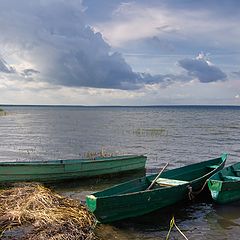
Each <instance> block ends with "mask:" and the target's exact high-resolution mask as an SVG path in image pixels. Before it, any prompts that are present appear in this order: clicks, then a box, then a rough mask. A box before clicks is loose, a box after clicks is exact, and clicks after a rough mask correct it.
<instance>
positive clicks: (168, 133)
mask: <svg viewBox="0 0 240 240" xmlns="http://www.w3.org/2000/svg"><path fill="white" fill-rule="evenodd" d="M5 110H6V111H8V115H7V116H3V117H0V160H1V161H20V160H21V161H28V160H48V159H59V158H61V159H67V158H79V157H83V156H84V155H85V154H86V153H87V152H99V151H100V150H101V148H103V149H105V150H106V151H107V152H111V153H117V154H122V153H124V154H125V153H131V154H145V155H147V157H148V161H147V173H151V172H157V171H158V169H159V168H161V167H162V166H164V164H165V163H166V162H169V163H170V165H169V168H174V167H180V166H183V165H186V164H189V163H194V162H199V161H201V160H203V159H204V160H207V159H209V158H212V157H216V156H219V155H220V154H221V153H222V152H228V153H229V158H228V161H227V164H231V163H235V162H237V161H239V159H240V117H239V116H240V107H138V108H134V107H5ZM131 177H132V176H124V177H121V178H115V179H111V180H107V179H101V180H89V181H77V182H74V183H67V184H60V185H56V186H53V187H55V188H56V190H57V191H59V192H61V193H63V194H65V195H68V196H71V197H73V198H77V199H81V200H83V199H84V197H85V194H87V193H89V192H92V191H96V190H101V189H103V188H105V187H108V186H110V185H112V184H116V183H119V182H122V181H125V180H128V179H130V178H131ZM172 214H174V216H175V219H176V223H177V225H178V226H179V227H180V229H181V230H183V231H184V233H185V234H186V236H187V237H188V238H189V239H239V235H240V228H239V226H240V203H238V202H237V203H234V204H230V205H227V206H218V205H215V204H213V203H212V201H211V199H201V200H198V201H196V202H193V203H192V204H189V203H186V204H181V205H179V206H174V207H171V208H170V209H165V210H164V211H159V212H155V213H153V214H150V215H146V216H144V217H141V218H138V219H134V220H128V221H126V222H121V223H117V224H115V225H113V226H109V225H103V226H100V228H101V230H104V231H102V232H104V233H106V236H105V238H108V239H109V240H110V239H121V240H123V239H132V240H136V239H147V240H150V239H151V240H152V239H164V238H165V237H166V234H167V231H168V225H169V221H170V219H171V216H172ZM171 239H182V237H181V236H180V235H179V233H177V232H176V231H175V230H173V231H172V234H171Z"/></svg>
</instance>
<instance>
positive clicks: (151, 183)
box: [147, 163, 168, 190]
mask: <svg viewBox="0 0 240 240" xmlns="http://www.w3.org/2000/svg"><path fill="white" fill-rule="evenodd" d="M167 165H168V163H166V165H165V166H164V167H163V168H162V169H161V171H160V173H159V174H158V175H157V176H156V178H155V179H154V180H153V181H152V183H151V185H150V186H149V187H148V188H147V190H150V189H151V188H152V186H153V185H154V183H155V182H156V181H157V180H158V178H159V177H160V175H161V174H162V172H163V171H164V170H165V168H166V167H167Z"/></svg>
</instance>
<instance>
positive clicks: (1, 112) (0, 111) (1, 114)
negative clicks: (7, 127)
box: [0, 108, 6, 116]
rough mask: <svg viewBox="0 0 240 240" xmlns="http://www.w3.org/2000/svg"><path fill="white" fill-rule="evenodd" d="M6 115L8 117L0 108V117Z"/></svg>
mask: <svg viewBox="0 0 240 240" xmlns="http://www.w3.org/2000/svg"><path fill="white" fill-rule="evenodd" d="M5 115H6V112H5V111H4V110H3V109H2V108H0V116H5Z"/></svg>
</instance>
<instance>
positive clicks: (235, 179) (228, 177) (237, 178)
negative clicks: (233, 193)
mask: <svg viewBox="0 0 240 240" xmlns="http://www.w3.org/2000/svg"><path fill="white" fill-rule="evenodd" d="M223 178H224V179H226V180H230V181H240V177H235V176H223Z"/></svg>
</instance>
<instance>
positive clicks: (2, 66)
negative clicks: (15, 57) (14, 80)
mask: <svg viewBox="0 0 240 240" xmlns="http://www.w3.org/2000/svg"><path fill="white" fill-rule="evenodd" d="M0 72H3V73H15V69H14V68H13V67H11V66H9V65H8V64H7V63H6V61H4V60H3V59H2V58H1V57H0Z"/></svg>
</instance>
